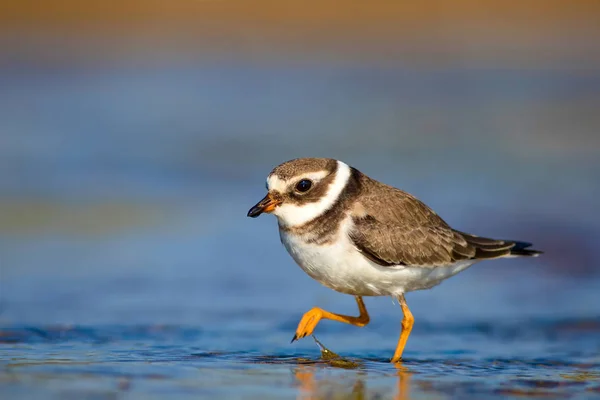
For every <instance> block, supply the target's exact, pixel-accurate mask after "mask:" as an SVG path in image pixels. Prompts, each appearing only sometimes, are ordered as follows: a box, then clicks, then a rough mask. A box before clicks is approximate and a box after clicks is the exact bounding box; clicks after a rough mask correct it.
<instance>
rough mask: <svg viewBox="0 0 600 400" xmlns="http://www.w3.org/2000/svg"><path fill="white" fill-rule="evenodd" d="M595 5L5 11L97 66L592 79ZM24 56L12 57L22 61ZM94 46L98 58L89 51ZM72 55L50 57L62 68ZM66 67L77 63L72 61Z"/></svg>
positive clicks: (198, 0)
mask: <svg viewBox="0 0 600 400" xmlns="http://www.w3.org/2000/svg"><path fill="white" fill-rule="evenodd" d="M599 18H600V3H598V2H597V1H591V0H590V1H581V0H579V1H573V2H564V1H554V0H547V1H542V0H540V1H483V2H482V1H472V0H458V1H453V2H446V1H423V2H395V1H371V2H364V1H330V0H324V1H302V2H300V1H224V0H175V1H170V2H166V1H151V0H137V1H132V0H125V1H119V2H111V1H105V2H100V1H85V2H81V1H64V0H61V1H58V0H54V1H29V0H25V1H18V2H17V1H11V2H6V3H5V4H4V5H3V6H2V10H0V26H1V27H0V30H1V31H2V32H3V34H4V37H5V39H7V40H8V41H9V43H13V44H15V42H20V43H31V42H33V43H35V42H36V36H37V35H41V36H43V37H44V38H45V39H48V36H56V37H55V39H56V41H57V42H56V43H57V44H59V43H60V44H63V45H64V44H66V43H65V42H64V41H65V40H66V42H67V43H75V44H76V43H79V44H82V42H83V41H86V40H92V42H91V44H93V46H88V47H87V48H83V49H82V48H77V51H76V52H75V53H76V54H77V55H79V56H81V55H82V54H85V55H86V57H92V58H98V57H105V56H106V55H107V53H108V54H113V55H114V54H115V53H114V52H117V54H119V55H120V56H127V53H130V52H133V53H135V54H139V52H141V53H144V52H150V53H154V52H155V51H156V49H157V48H161V47H162V46H169V47H170V49H171V50H172V51H176V50H178V49H179V50H183V49H185V51H186V52H188V53H191V54H211V55H212V56H222V57H230V56H232V55H235V56H241V57H247V58H249V59H252V60H255V61H257V62H260V61H261V60H264V58H266V59H268V60H271V59H273V58H275V59H283V60H284V61H287V62H292V61H293V62H303V61H304V62H306V61H307V60H305V58H307V57H308V58H309V59H314V58H317V59H321V60H329V61H333V60H340V59H342V60H343V59H351V60H354V61H360V62H364V63H377V62H383V61H390V60H395V61H399V62H401V63H402V64H403V65H412V66H428V67H438V68H439V67H448V66H466V65H470V66H482V67H494V68H506V67H524V68H533V67H535V68H538V67H542V68H577V69H591V68H597V67H598V66H599V61H600V52H599V51H598V38H599V37H600V24H599V23H598V19H599ZM16 47H19V49H14V48H13V49H12V52H13V54H14V53H17V55H19V50H23V49H22V48H21V46H16ZM90 47H93V48H90ZM73 50H74V49H73V48H70V47H69V46H68V45H67V46H65V47H62V46H58V47H52V48H46V49H45V51H42V50H41V49H40V51H41V52H42V54H41V56H43V57H46V58H47V59H54V60H57V58H59V57H60V56H64V55H65V52H69V53H70V52H71V51H73ZM70 55H71V56H74V55H75V54H72V53H70Z"/></svg>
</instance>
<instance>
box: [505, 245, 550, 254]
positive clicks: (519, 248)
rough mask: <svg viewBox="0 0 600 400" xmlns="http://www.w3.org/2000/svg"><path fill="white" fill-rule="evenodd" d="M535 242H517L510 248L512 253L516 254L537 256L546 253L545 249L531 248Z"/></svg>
mask: <svg viewBox="0 0 600 400" xmlns="http://www.w3.org/2000/svg"><path fill="white" fill-rule="evenodd" d="M531 246H533V244H531V243H528V242H515V245H514V246H513V247H512V248H511V249H510V254H511V255H515V256H525V257H537V256H539V255H540V254H544V252H543V251H540V250H534V249H529V247H531Z"/></svg>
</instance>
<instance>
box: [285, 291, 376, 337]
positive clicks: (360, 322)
mask: <svg viewBox="0 0 600 400" xmlns="http://www.w3.org/2000/svg"><path fill="white" fill-rule="evenodd" d="M354 298H355V299H356V304H358V311H359V312H360V315H359V316H358V317H351V316H348V315H340V314H334V313H330V312H329V311H325V310H323V309H322V308H319V307H314V308H313V309H312V310H310V311H308V312H307V313H305V314H304V316H302V319H301V320H300V323H299V324H298V328H296V334H295V335H294V338H293V339H292V342H293V341H294V340H298V339H302V338H303V337H305V336H307V335H310V334H312V333H313V331H314V330H315V328H316V327H317V324H318V323H319V321H320V320H322V319H331V320H333V321H339V322H344V323H346V324H350V325H355V326H360V327H363V326H365V325H367V324H368V323H369V313H368V312H367V308H366V307H365V303H363V299H362V297H360V296H354Z"/></svg>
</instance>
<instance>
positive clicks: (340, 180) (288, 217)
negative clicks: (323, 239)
mask: <svg viewBox="0 0 600 400" xmlns="http://www.w3.org/2000/svg"><path fill="white" fill-rule="evenodd" d="M337 163H338V168H337V170H336V172H335V178H334V179H333V182H331V183H330V185H329V189H328V190H327V194H326V195H325V196H323V198H321V199H320V200H319V201H317V202H315V203H309V204H304V205H302V206H298V205H295V204H285V203H284V204H281V205H280V206H278V207H277V208H275V210H273V214H275V215H276V216H277V217H279V219H280V222H282V223H283V225H285V226H289V227H294V226H300V225H304V224H305V223H307V222H309V221H312V220H313V219H315V218H317V217H318V216H320V215H322V214H323V213H324V212H326V211H327V210H329V209H330V208H331V207H332V206H333V205H334V204H335V202H336V201H337V200H338V199H339V197H340V195H341V194H342V191H343V190H344V188H345V187H346V184H347V183H348V180H349V179H350V175H351V174H352V171H351V169H350V167H349V166H348V165H347V164H345V163H343V162H341V161H338V162H337ZM305 176H308V175H305ZM279 181H280V182H281V180H279ZM273 183H275V181H273ZM277 183H279V182H277Z"/></svg>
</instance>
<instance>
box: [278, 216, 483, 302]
mask: <svg viewBox="0 0 600 400" xmlns="http://www.w3.org/2000/svg"><path fill="white" fill-rule="evenodd" d="M351 228H352V220H351V218H350V217H348V218H347V219H346V220H344V221H343V223H342V228H341V229H340V230H339V231H338V236H337V238H336V240H335V241H333V242H332V244H325V245H317V244H314V243H309V242H307V241H306V240H305V239H304V238H303V237H302V236H299V235H295V234H293V233H291V232H289V231H285V230H281V229H280V230H279V233H280V236H281V241H282V243H283V245H284V246H285V248H286V249H287V251H288V252H289V253H290V255H291V256H292V258H293V259H294V260H295V261H296V263H298V265H299V266H300V267H301V268H302V269H303V270H304V271H305V272H306V273H307V274H308V275H310V276H311V277H312V278H313V279H315V280H317V281H319V282H320V283H322V284H323V285H325V286H327V287H329V288H331V289H333V290H336V291H338V292H342V293H347V294H352V295H358V296H398V295H400V294H402V293H406V292H410V291H414V290H421V289H429V288H431V287H433V286H436V285H438V284H439V283H441V282H442V281H443V280H445V279H447V278H449V277H451V276H453V275H455V274H457V273H459V272H460V271H462V270H464V269H465V268H467V267H469V266H470V265H472V264H473V263H474V262H475V261H474V260H466V261H461V262H458V263H456V264H454V265H451V266H446V267H406V266H391V267H383V266H380V265H378V264H375V263H374V262H372V261H370V260H369V259H367V258H366V257H364V256H363V255H362V254H361V253H360V252H359V251H358V250H357V249H356V247H354V244H353V243H352V241H351V240H350V238H349V236H348V234H347V232H348V231H349V229H351Z"/></svg>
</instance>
